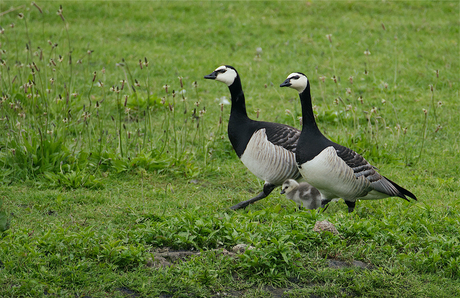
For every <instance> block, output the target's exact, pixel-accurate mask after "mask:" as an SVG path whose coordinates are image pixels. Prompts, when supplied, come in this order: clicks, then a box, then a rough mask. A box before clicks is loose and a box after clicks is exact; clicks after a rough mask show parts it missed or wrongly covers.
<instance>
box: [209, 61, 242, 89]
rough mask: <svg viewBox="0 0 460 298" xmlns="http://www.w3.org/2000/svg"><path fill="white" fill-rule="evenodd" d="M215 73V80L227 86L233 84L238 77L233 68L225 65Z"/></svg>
mask: <svg viewBox="0 0 460 298" xmlns="http://www.w3.org/2000/svg"><path fill="white" fill-rule="evenodd" d="M214 73H215V75H216V78H215V80H216V81H219V82H222V83H225V84H227V86H230V85H231V84H233V82H234V81H235V78H236V77H237V75H238V74H237V73H236V71H235V70H234V69H233V68H229V67H227V66H225V65H223V66H219V67H218V68H216V70H214Z"/></svg>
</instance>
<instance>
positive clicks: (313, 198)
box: [281, 179, 321, 209]
mask: <svg viewBox="0 0 460 298" xmlns="http://www.w3.org/2000/svg"><path fill="white" fill-rule="evenodd" d="M281 194H286V197H287V198H288V199H289V200H293V201H294V202H296V203H297V205H298V206H299V209H302V207H304V208H307V209H318V208H319V207H321V194H320V193H319V191H318V190H317V189H316V188H314V187H313V186H311V185H310V184H308V183H307V182H300V183H298V182H297V181H295V180H293V179H287V180H286V181H284V183H283V185H282V186H281Z"/></svg>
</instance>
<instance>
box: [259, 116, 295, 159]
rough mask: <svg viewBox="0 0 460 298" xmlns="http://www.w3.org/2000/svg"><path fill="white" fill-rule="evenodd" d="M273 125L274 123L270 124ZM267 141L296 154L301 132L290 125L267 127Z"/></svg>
mask: <svg viewBox="0 0 460 298" xmlns="http://www.w3.org/2000/svg"><path fill="white" fill-rule="evenodd" d="M270 124H272V123H270ZM265 129H266V134H267V139H268V140H269V141H270V142H271V143H272V144H274V145H277V146H281V147H283V148H284V149H286V150H289V151H291V152H293V153H295V149H296V146H297V141H298V140H299V136H300V130H298V129H296V128H294V127H291V126H288V125H282V124H277V125H267V126H266V127H265Z"/></svg>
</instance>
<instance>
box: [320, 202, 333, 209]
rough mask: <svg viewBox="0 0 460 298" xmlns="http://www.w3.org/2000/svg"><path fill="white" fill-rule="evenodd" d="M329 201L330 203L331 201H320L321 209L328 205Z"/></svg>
mask: <svg viewBox="0 0 460 298" xmlns="http://www.w3.org/2000/svg"><path fill="white" fill-rule="evenodd" d="M330 201H332V200H321V208H324V207H326V206H327V204H329V202H330Z"/></svg>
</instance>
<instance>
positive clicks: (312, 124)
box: [280, 72, 417, 212]
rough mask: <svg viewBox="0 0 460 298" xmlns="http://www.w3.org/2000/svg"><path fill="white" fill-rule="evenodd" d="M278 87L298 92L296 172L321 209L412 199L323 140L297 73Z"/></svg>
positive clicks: (353, 155)
mask: <svg viewBox="0 0 460 298" xmlns="http://www.w3.org/2000/svg"><path fill="white" fill-rule="evenodd" d="M280 87H290V88H293V89H295V90H297V92H299V96H300V102H301V105H302V133H301V134H300V137H299V142H298V144H297V151H296V161H297V165H298V167H299V171H300V173H301V174H302V176H303V177H304V178H305V180H306V181H307V182H308V183H310V184H311V185H313V186H314V187H316V188H317V189H318V190H319V191H320V193H321V197H322V202H321V205H322V207H324V206H325V205H326V204H328V203H329V202H330V201H331V200H332V199H335V198H342V199H344V200H345V203H346V204H347V206H348V212H353V210H354V208H355V204H356V200H358V199H361V200H378V199H383V198H386V197H400V198H403V199H405V200H406V201H409V199H408V198H407V197H406V196H409V197H411V198H412V199H414V200H417V198H416V197H415V195H414V194H413V193H411V192H410V191H408V190H407V189H404V188H402V187H401V186H399V185H398V184H396V183H394V182H393V181H391V180H390V179H388V178H386V177H384V176H382V175H380V174H379V173H378V172H377V171H376V168H375V167H373V166H372V165H371V164H369V163H368V162H367V161H366V160H365V159H364V158H363V157H362V156H361V155H359V154H358V153H356V152H355V151H353V150H351V149H349V148H347V147H344V146H341V145H338V144H336V143H334V142H332V141H330V140H329V139H327V138H326V137H325V136H324V135H323V134H322V133H321V132H320V130H319V129H318V126H317V125H316V121H315V116H314V114H313V109H312V104H311V94H310V82H309V81H308V79H307V77H306V76H305V75H304V74H303V73H300V72H295V73H291V74H290V75H289V76H288V77H287V79H286V80H285V81H284V82H283V83H282V84H281V85H280Z"/></svg>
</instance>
